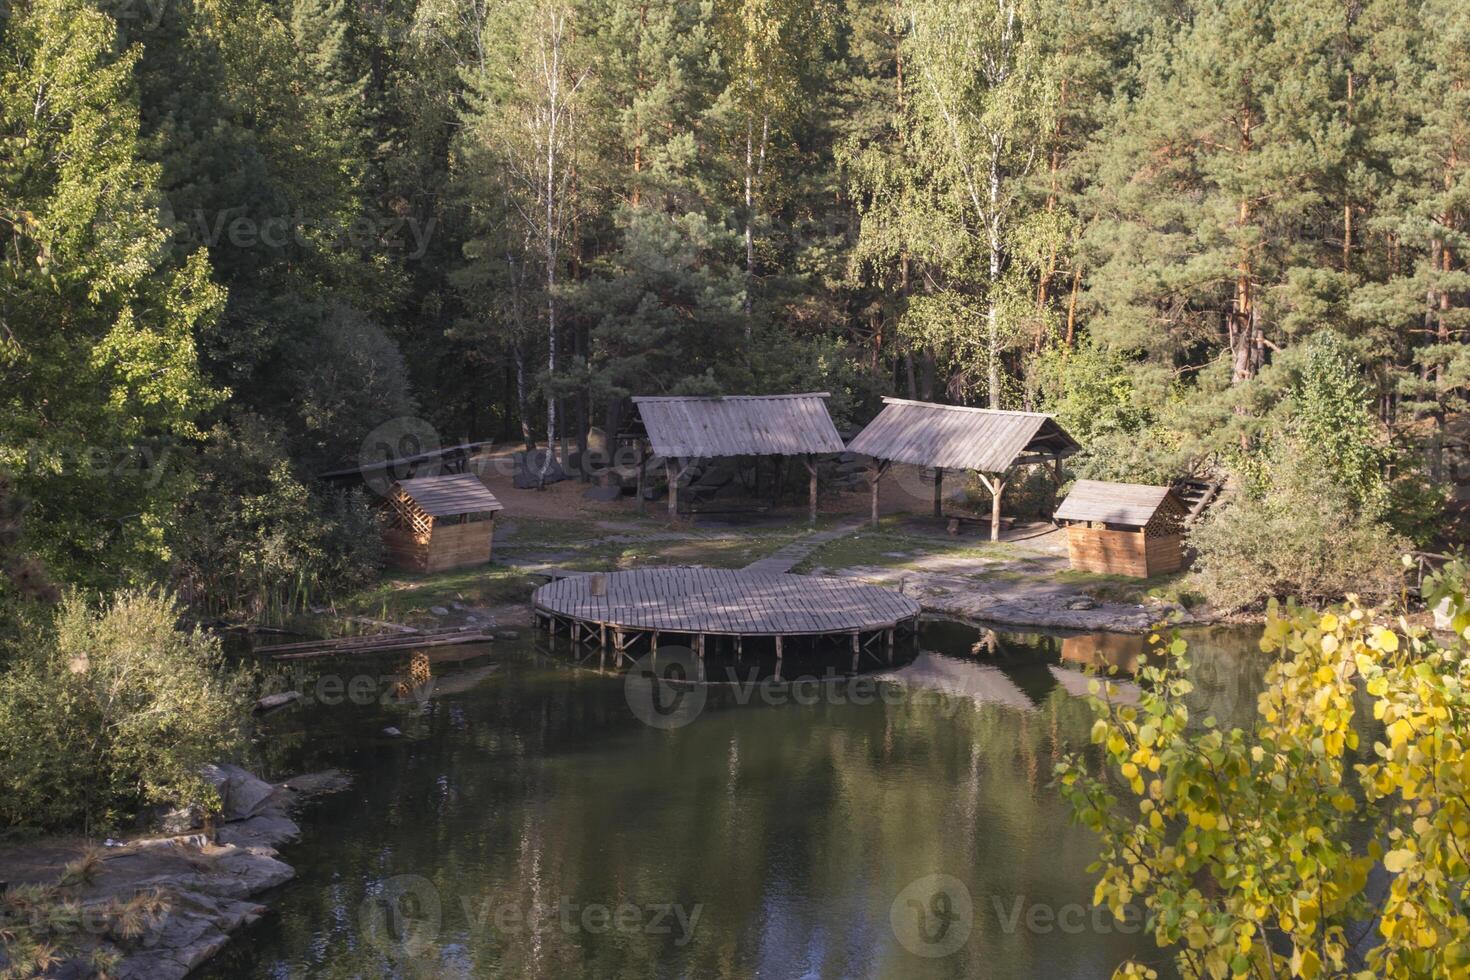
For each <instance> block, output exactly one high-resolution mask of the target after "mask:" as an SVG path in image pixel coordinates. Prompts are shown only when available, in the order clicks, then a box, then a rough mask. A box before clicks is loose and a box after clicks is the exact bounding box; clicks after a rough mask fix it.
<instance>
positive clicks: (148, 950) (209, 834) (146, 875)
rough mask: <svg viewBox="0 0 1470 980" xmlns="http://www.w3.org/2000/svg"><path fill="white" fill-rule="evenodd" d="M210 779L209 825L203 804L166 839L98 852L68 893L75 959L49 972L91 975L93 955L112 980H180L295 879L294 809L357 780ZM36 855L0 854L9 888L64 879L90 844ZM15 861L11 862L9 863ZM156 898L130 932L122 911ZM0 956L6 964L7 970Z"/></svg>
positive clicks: (224, 774) (175, 820)
mask: <svg viewBox="0 0 1470 980" xmlns="http://www.w3.org/2000/svg"><path fill="white" fill-rule="evenodd" d="M206 777H207V778H208V779H209V781H210V782H211V783H213V784H214V786H215V787H216V789H217V791H218V792H219V796H220V800H221V809H220V813H219V816H218V818H217V819H216V820H214V821H210V822H206V821H205V820H204V819H203V815H202V813H200V812H199V811H198V809H197V808H189V809H187V810H183V811H177V812H175V813H173V814H169V815H168V817H167V818H165V821H164V822H165V826H166V827H167V829H169V830H173V831H176V832H175V833H172V834H170V835H169V836H161V837H149V838H140V839H136V840H128V841H115V840H109V841H107V843H106V845H104V847H103V848H101V849H100V850H95V851H93V852H92V854H93V857H92V858H91V859H90V863H91V864H92V867H91V868H90V869H89V871H88V873H87V874H86V876H85V883H84V884H81V885H79V886H75V890H74V891H71V892H69V893H68V895H67V899H68V901H71V902H74V903H76V907H77V911H78V916H77V917H78V920H79V921H80V922H81V923H82V924H83V925H82V931H81V933H80V934H79V935H77V936H76V937H75V939H74V942H73V944H72V946H73V948H72V949H71V950H70V952H72V953H73V955H72V958H70V959H68V960H66V961H64V962H62V963H60V964H58V966H57V967H56V968H54V969H53V970H50V971H48V972H47V974H46V975H47V976H56V977H68V978H70V977H77V978H81V977H87V976H91V975H94V973H95V971H94V970H93V969H92V967H91V965H90V963H89V961H88V959H87V956H88V955H89V954H92V953H102V954H104V955H105V956H113V957H117V965H116V967H115V968H113V969H112V970H111V971H110V975H111V976H113V977H116V978H119V980H178V978H181V977H184V976H186V975H187V974H188V973H189V972H190V971H191V970H193V969H194V968H195V967H197V966H198V965H199V964H201V963H203V962H204V961H205V960H207V959H209V958H210V957H211V956H213V955H215V954H216V953H218V952H219V951H220V949H222V948H223V947H224V945H225V944H226V943H227V942H228V941H229V939H230V936H231V934H232V933H234V932H235V931H237V930H238V929H240V928H242V927H244V926H247V925H249V924H250V923H252V922H255V921H256V920H258V919H259V918H260V917H261V916H262V915H264V914H265V913H266V911H267V909H266V906H264V905H261V904H259V903H257V902H254V901H252V898H253V897H254V896H256V895H259V894H261V893H263V892H266V891H269V890H270V889H272V888H275V887H277V886H279V885H282V884H284V883H286V882H287V881H290V880H291V879H292V878H294V877H295V875H296V872H295V870H294V869H293V868H292V867H291V866H290V865H288V864H286V863H285V862H284V861H282V860H281V859H280V856H279V853H278V852H277V848H278V847H279V846H281V845H282V844H285V843H287V842H290V841H293V840H295V839H297V838H298V837H299V836H300V834H301V828H300V827H299V826H298V825H297V823H296V821H295V820H293V819H292V816H291V815H292V812H293V811H294V810H295V809H296V808H297V807H299V806H300V805H301V804H302V803H303V802H305V801H306V800H308V799H311V798H312V797H315V796H320V795H323V794H326V793H333V792H338V791H340V790H343V789H345V788H347V786H348V785H350V779H349V778H348V777H347V776H345V775H343V774H342V773H340V772H337V771H328V772H323V773H314V774H311V775H307V776H298V777H295V778H293V779H288V780H286V781H284V782H281V783H277V784H271V783H267V782H265V781H264V780H261V779H258V778H256V777H255V776H253V775H251V774H250V773H249V772H247V771H245V770H244V769H241V768H239V767H238V766H228V765H222V766H212V767H210V769H209V770H208V771H207V773H206ZM29 850H30V851H31V852H32V853H35V854H39V855H40V857H39V858H38V859H35V860H32V861H30V862H28V863H26V864H24V865H22V864H21V862H19V861H18V860H16V859H15V856H14V855H12V856H11V860H10V861H9V862H8V863H7V861H6V860H5V858H4V856H0V878H8V881H9V884H10V885H11V886H16V885H25V884H50V883H54V882H56V881H59V880H60V879H61V878H62V877H63V875H64V874H65V873H66V870H67V868H68V867H69V866H71V865H72V863H74V861H75V859H76V858H78V857H80V856H81V855H82V854H83V853H85V851H86V848H85V846H84V845H80V844H73V845H70V846H56V847H47V846H46V845H44V844H42V845H40V846H38V847H36V848H32V849H29ZM7 864H8V866H7ZM139 896H149V898H150V901H149V902H148V906H149V909H150V910H149V911H148V912H146V913H145V914H143V915H141V916H140V917H139V919H138V922H137V923H136V924H135V925H134V926H133V927H131V928H129V929H120V928H118V925H117V921H116V920H117V912H116V911H115V910H116V909H118V908H120V907H123V906H126V905H127V904H128V903H136V902H137V899H138V897H139ZM4 959H5V958H4V955H3V952H0V966H3V965H4Z"/></svg>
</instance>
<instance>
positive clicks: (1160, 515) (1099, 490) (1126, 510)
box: [1056, 480, 1189, 578]
mask: <svg viewBox="0 0 1470 980" xmlns="http://www.w3.org/2000/svg"><path fill="white" fill-rule="evenodd" d="M1188 514H1189V509H1188V508H1187V507H1185V505H1184V503H1183V502H1182V501H1180V499H1179V498H1178V497H1177V496H1175V495H1174V493H1173V491H1171V490H1170V489H1169V488H1168V487H1151V486H1145V485H1144V484H1141V483H1104V482H1102V481H1100V480H1078V481H1077V483H1076V484H1075V485H1074V486H1073V487H1072V492H1071V493H1069V494H1067V499H1066V500H1063V501H1062V503H1061V506H1060V507H1058V508H1057V512H1056V520H1057V522H1058V523H1060V524H1063V525H1065V526H1066V528H1067V554H1068V556H1069V557H1070V558H1071V561H1072V567H1073V568H1075V569H1078V570H1079V571H1084V572H1100V573H1102V574H1106V575H1132V576H1136V577H1138V578H1149V577H1151V576H1154V575H1162V574H1164V573H1166V572H1177V571H1178V570H1179V569H1180V568H1181V567H1183V565H1184V548H1183V528H1184V521H1185V518H1186V517H1187V516H1188Z"/></svg>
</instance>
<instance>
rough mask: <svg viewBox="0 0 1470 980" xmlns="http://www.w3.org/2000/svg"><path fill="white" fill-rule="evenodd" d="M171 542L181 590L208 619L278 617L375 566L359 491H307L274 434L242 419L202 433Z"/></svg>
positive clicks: (374, 545) (375, 548) (378, 553)
mask: <svg viewBox="0 0 1470 980" xmlns="http://www.w3.org/2000/svg"><path fill="white" fill-rule="evenodd" d="M171 544H172V545H173V548H174V553H175V566H174V575H175V580H176V582H177V583H178V585H179V588H180V590H181V591H182V593H183V594H184V597H185V598H186V600H187V601H188V602H189V603H190V604H191V605H193V606H195V607H197V608H199V609H201V610H204V611H206V612H208V613H209V614H211V615H219V614H223V613H226V612H235V613H241V614H245V615H249V616H256V617H269V616H272V615H277V614H281V613H284V612H286V611H289V610H292V609H295V608H297V607H299V606H301V605H303V604H304V603H306V602H308V601H310V597H311V596H312V595H313V594H314V593H315V592H317V591H320V590H326V589H332V588H336V587H348V588H352V587H356V586H359V585H362V584H364V583H365V582H366V581H368V580H370V579H371V578H372V577H373V576H374V575H375V574H376V573H377V570H378V568H379V567H380V566H381V564H382V537H381V533H380V530H379V524H378V518H377V517H376V516H375V515H374V514H373V512H372V510H371V508H370V507H369V505H368V503H367V501H366V499H365V498H364V495H363V494H362V492H361V491H358V492H353V493H349V492H346V491H336V490H318V491H317V492H315V493H313V492H312V489H311V488H310V487H309V486H308V485H307V484H306V483H304V482H303V481H301V480H300V479H298V478H297V477H296V475H295V474H294V473H293V472H292V469H291V466H290V463H289V462H288V461H287V459H286V454H285V451H284V449H283V448H282V446H281V439H280V437H279V435H278V434H277V433H276V432H275V431H274V430H272V428H271V427H270V426H269V425H268V424H267V423H266V422H264V421H263V420H262V419H260V418H259V417H257V416H254V415H250V414H249V413H240V414H239V415H237V416H236V417H235V418H233V419H231V420H230V422H229V423H228V424H221V425H218V426H216V427H215V428H214V429H213V430H212V431H211V432H210V434H209V439H208V442H207V444H206V446H205V449H204V452H203V454H202V455H201V457H200V461H199V470H198V473H197V474H196V477H195V481H194V487H193V489H192V490H191V492H190V494H189V497H188V499H187V501H186V506H184V507H183V508H182V509H181V512H180V514H179V515H178V519H177V520H176V521H175V523H174V526H173V528H172V529H171Z"/></svg>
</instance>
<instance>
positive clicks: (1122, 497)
mask: <svg viewBox="0 0 1470 980" xmlns="http://www.w3.org/2000/svg"><path fill="white" fill-rule="evenodd" d="M1168 500H1173V506H1175V507H1177V508H1178V509H1179V512H1180V513H1183V511H1184V507H1183V505H1182V504H1180V503H1179V501H1178V500H1177V499H1176V498H1173V497H1171V496H1170V493H1169V488H1168V487H1151V486H1147V485H1145V484H1142V483H1105V482H1103V481H1102V480H1078V481H1077V482H1076V483H1075V484H1073V486H1072V492H1071V493H1069V494H1067V499H1066V500H1063V501H1062V503H1061V505H1060V506H1059V507H1057V512H1056V514H1055V517H1056V519H1057V520H1059V521H1104V522H1106V523H1108V524H1125V525H1127V526H1129V527H1143V526H1145V525H1147V524H1148V522H1149V521H1151V520H1153V519H1154V514H1156V513H1158V510H1159V508H1160V507H1162V506H1163V505H1164V503H1165V501H1168Z"/></svg>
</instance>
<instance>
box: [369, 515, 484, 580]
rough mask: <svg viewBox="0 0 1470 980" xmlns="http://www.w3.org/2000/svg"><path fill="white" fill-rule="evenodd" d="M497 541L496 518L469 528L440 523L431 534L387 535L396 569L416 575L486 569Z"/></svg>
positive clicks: (406, 532) (402, 532) (392, 532)
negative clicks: (491, 550) (477, 566)
mask: <svg viewBox="0 0 1470 980" xmlns="http://www.w3.org/2000/svg"><path fill="white" fill-rule="evenodd" d="M494 539H495V520H494V518H490V519H487V520H480V521H470V522H468V523H466V524H446V523H443V522H441V521H437V520H436V521H434V523H433V526H432V527H431V528H430V530H429V531H428V533H422V532H415V531H409V530H407V529H404V528H389V529H388V530H387V531H385V532H384V535H383V541H384V543H385V544H386V545H387V546H388V556H389V559H390V561H391V562H392V564H393V566H394V567H396V568H404V569H408V570H410V571H415V572H442V571H444V570H445V569H449V568H464V567H466V566H469V565H483V564H485V563H486V562H488V561H489V560H490V549H491V546H492V545H493V543H494Z"/></svg>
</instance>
